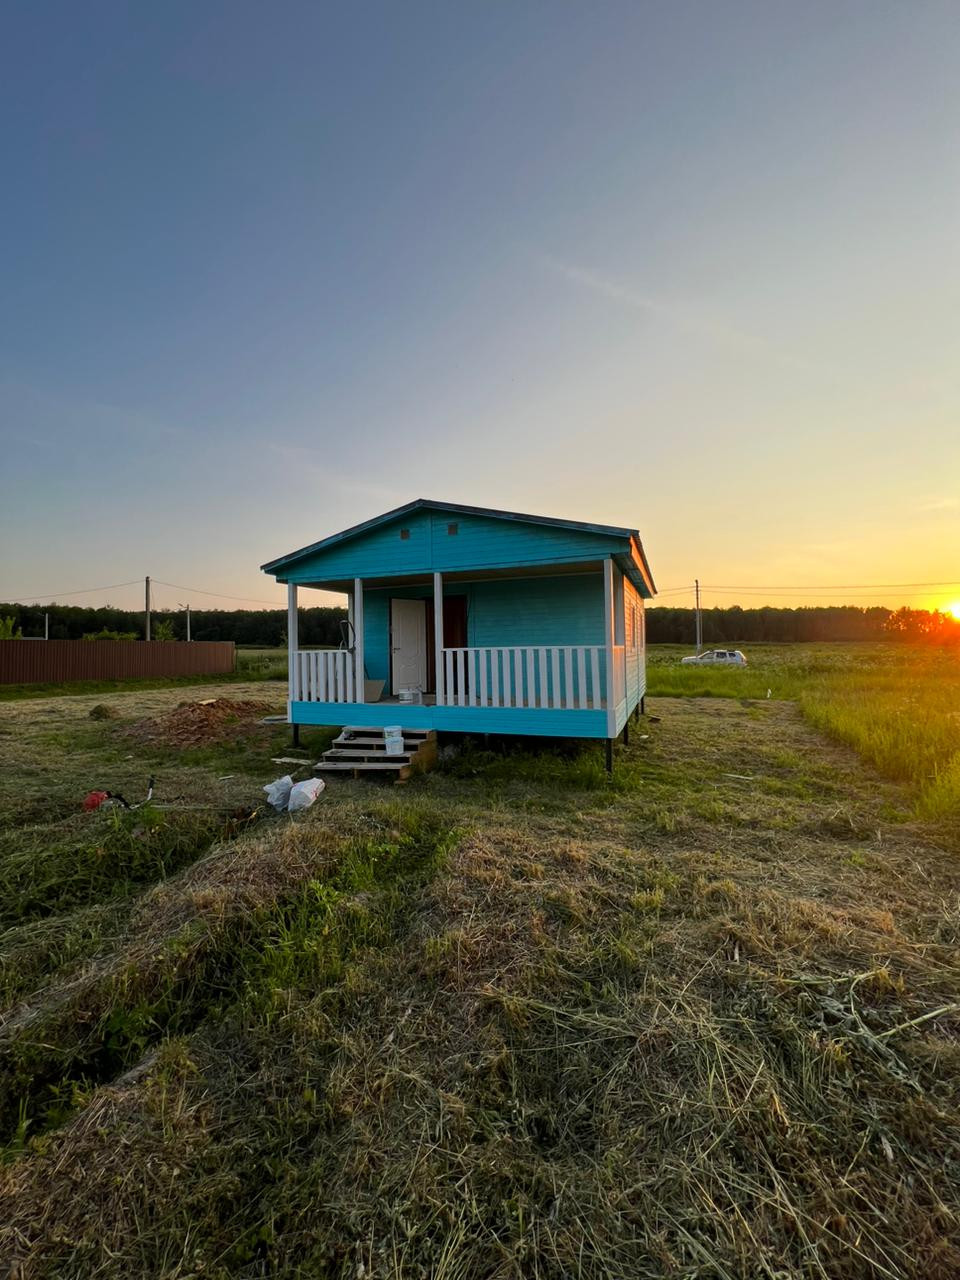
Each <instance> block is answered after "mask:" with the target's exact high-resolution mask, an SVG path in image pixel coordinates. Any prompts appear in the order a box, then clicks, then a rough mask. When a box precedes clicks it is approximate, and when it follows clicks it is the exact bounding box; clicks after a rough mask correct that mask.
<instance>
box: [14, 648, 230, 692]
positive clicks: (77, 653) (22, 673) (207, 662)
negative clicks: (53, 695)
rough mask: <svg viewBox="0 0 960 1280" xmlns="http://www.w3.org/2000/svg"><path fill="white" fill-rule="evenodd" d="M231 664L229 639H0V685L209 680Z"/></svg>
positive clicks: (228, 669) (228, 668)
mask: <svg viewBox="0 0 960 1280" xmlns="http://www.w3.org/2000/svg"><path fill="white" fill-rule="evenodd" d="M235 662H236V655H235V652H234V643H233V641H232V640H194V641H192V642H191V643H190V644H187V643H186V642H185V641H182V640H0V684H62V683H63V682H65V681H67V680H143V679H148V678H150V677H155V676H211V675H218V674H220V673H222V672H225V671H233V669H234V665H235Z"/></svg>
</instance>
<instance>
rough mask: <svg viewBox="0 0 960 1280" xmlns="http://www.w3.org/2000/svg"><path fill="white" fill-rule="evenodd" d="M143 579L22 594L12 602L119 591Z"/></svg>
mask: <svg viewBox="0 0 960 1280" xmlns="http://www.w3.org/2000/svg"><path fill="white" fill-rule="evenodd" d="M141 581H142V579H140V578H134V579H133V581H132V582H115V583H114V584H113V586H110V587H82V588H81V589H80V590H79V591H48V592H47V593H46V594H44V595H40V596H22V597H21V598H20V600H18V601H16V602H13V601H11V603H17V604H31V603H33V601H35V600H53V599H54V598H57V597H59V596H86V595H93V594H94V593H95V592H97V591H117V590H118V589H119V588H120V587H136V586H139V585H140V582H141Z"/></svg>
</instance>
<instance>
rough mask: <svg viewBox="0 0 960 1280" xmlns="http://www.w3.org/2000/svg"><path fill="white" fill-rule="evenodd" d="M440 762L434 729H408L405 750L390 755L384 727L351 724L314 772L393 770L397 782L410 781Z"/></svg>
mask: <svg viewBox="0 0 960 1280" xmlns="http://www.w3.org/2000/svg"><path fill="white" fill-rule="evenodd" d="M436 762H437V734H436V731H435V730H434V729H404V730H403V752H402V753H401V754H397V755H387V744H386V739H385V738H384V734H383V730H382V729H371V728H369V727H368V726H362V727H361V726H359V725H357V726H354V725H347V726H346V727H345V728H343V729H341V731H340V736H339V738H335V739H334V741H333V743H332V744H331V746H330V749H329V750H328V751H325V752H324V753H323V759H322V760H318V761H317V763H316V764H315V765H314V770H313V771H314V773H353V774H354V776H359V775H360V774H361V773H392V774H393V775H394V781H396V782H406V781H407V779H408V778H410V777H412V776H413V774H414V773H421V772H422V771H423V770H425V769H431V768H432V767H433V766H434V765H435V764H436Z"/></svg>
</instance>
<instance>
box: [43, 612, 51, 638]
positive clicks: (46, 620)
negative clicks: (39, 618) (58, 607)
mask: <svg viewBox="0 0 960 1280" xmlns="http://www.w3.org/2000/svg"><path fill="white" fill-rule="evenodd" d="M43 638H44V640H49V639H50V615H49V613H45V614H44V615H43Z"/></svg>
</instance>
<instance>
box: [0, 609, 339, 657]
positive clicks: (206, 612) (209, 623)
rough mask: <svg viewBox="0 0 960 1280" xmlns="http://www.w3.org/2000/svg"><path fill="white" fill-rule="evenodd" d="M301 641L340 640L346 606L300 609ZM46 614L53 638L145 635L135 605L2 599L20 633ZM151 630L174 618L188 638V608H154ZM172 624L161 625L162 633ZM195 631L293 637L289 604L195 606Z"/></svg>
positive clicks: (258, 641)
mask: <svg viewBox="0 0 960 1280" xmlns="http://www.w3.org/2000/svg"><path fill="white" fill-rule="evenodd" d="M299 612H300V627H299V631H300V641H301V643H302V644H305V645H314V644H315V645H332V646H336V645H338V644H339V643H340V623H341V621H342V620H343V619H345V618H346V616H347V611H346V609H337V608H330V607H329V606H320V607H318V608H314V609H301V610H300V611H299ZM44 614H49V616H50V639H51V640H82V639H83V638H84V636H95V635H98V634H99V633H102V632H108V633H111V634H119V635H121V636H130V635H132V636H133V638H134V639H137V640H142V639H143V638H144V629H145V621H144V615H143V611H142V610H140V611H136V612H134V611H132V610H129V609H112V608H109V607H104V608H100V609H86V608H83V607H81V606H78V605H62V604H51V605H21V604H0V618H2V617H9V618H12V620H13V630H14V634H16V631H17V630H19V631H20V632H21V634H22V635H24V636H28V637H29V636H39V637H42V636H43V628H44ZM150 621H151V630H152V633H153V635H154V636H156V635H157V627H158V625H159V624H161V623H169V630H170V631H171V632H172V636H171V638H172V639H174V640H186V638H187V615H186V611H180V612H174V613H168V612H166V611H165V610H162V609H157V610H153V611H151V614H150ZM163 633H167V628H166V627H163V628H161V634H163ZM190 635H191V637H192V638H193V639H194V640H233V641H235V642H236V643H237V644H244V645H258V646H262V647H263V648H265V649H266V648H273V647H275V646H278V645H285V644H286V643H287V611H286V609H191V610H190Z"/></svg>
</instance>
